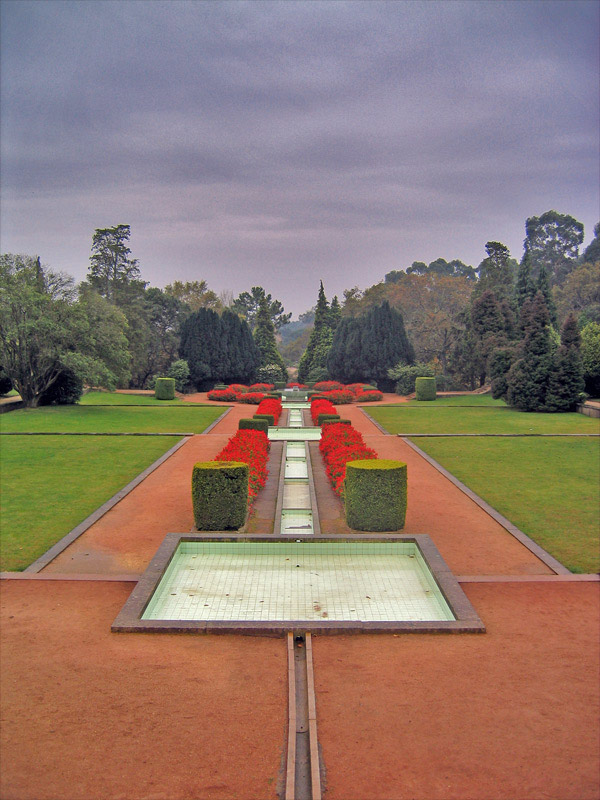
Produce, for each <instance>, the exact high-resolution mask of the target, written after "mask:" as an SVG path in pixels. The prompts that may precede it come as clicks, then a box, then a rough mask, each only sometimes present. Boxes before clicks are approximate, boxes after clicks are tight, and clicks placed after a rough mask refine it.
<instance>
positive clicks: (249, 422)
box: [238, 417, 269, 435]
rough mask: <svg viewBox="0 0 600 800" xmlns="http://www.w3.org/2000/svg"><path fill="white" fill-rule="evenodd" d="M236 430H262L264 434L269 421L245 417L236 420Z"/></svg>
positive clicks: (266, 432)
mask: <svg viewBox="0 0 600 800" xmlns="http://www.w3.org/2000/svg"><path fill="white" fill-rule="evenodd" d="M238 430H240V431H262V433H264V434H265V435H266V434H268V432H269V423H268V422H267V420H266V419H256V417H247V418H246V419H240V420H238Z"/></svg>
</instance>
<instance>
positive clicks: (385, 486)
mask: <svg viewBox="0 0 600 800" xmlns="http://www.w3.org/2000/svg"><path fill="white" fill-rule="evenodd" d="M406 474H407V470H406V464H404V463H403V462H402V461H389V460H387V459H378V458H377V459H371V460H365V461H349V462H348V463H347V464H346V479H345V482H344V499H345V504H346V524H347V525H348V527H349V528H352V529H353V530H355V531H397V530H400V528H403V527H404V521H405V519H406Z"/></svg>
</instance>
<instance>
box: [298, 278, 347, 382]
mask: <svg viewBox="0 0 600 800" xmlns="http://www.w3.org/2000/svg"><path fill="white" fill-rule="evenodd" d="M335 300H336V307H335V308H334V306H333V303H332V305H331V308H330V307H329V303H328V302H327V298H326V297H325V290H324V289H323V281H321V282H320V284H319V297H318V300H317V305H316V308H315V321H314V325H313V329H312V331H311V334H310V338H309V340H308V344H307V345H306V350H305V351H304V353H303V354H302V358H301V359H300V363H299V365H298V380H299V381H311V382H313V381H318V380H326V379H327V378H328V377H329V375H328V371H327V366H326V360H327V355H328V353H329V350H330V348H331V343H332V340H333V329H334V328H335V327H337V323H338V320H339V317H340V316H341V309H340V307H339V303H338V302H337V298H335Z"/></svg>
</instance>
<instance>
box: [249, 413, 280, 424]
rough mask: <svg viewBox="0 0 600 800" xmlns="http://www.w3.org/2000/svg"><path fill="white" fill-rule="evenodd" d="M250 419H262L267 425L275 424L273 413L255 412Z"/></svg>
mask: <svg viewBox="0 0 600 800" xmlns="http://www.w3.org/2000/svg"><path fill="white" fill-rule="evenodd" d="M252 419H264V420H266V421H267V425H275V417H274V416H273V414H255V415H254V416H253V417H252Z"/></svg>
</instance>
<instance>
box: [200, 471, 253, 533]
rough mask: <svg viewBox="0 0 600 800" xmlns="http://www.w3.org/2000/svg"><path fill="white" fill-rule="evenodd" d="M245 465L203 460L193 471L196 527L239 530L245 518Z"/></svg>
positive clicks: (246, 472)
mask: <svg viewBox="0 0 600 800" xmlns="http://www.w3.org/2000/svg"><path fill="white" fill-rule="evenodd" d="M248 474H249V470H248V465H247V464H243V463H242V462H241V461H202V462H199V463H198V464H195V465H194V469H193V471H192V504H193V507H194V523H195V525H196V528H198V530H199V531H227V530H238V528H241V527H242V525H243V524H244V522H245V520H246V509H247V506H248Z"/></svg>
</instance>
